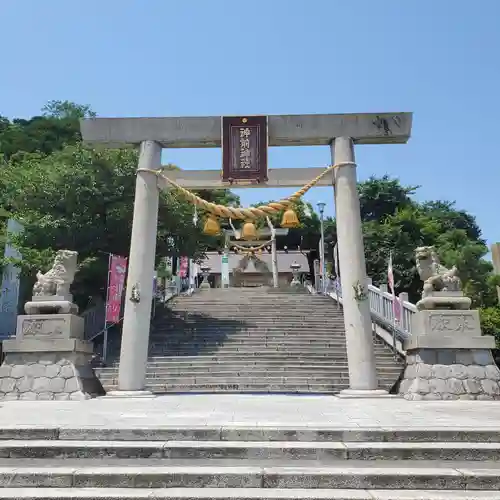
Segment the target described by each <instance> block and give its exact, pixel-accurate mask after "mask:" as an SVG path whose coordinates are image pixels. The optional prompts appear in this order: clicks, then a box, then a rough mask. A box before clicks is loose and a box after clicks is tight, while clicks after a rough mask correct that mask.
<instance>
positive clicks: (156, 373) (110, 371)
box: [96, 366, 403, 379]
mask: <svg viewBox="0 0 500 500" xmlns="http://www.w3.org/2000/svg"><path fill="white" fill-rule="evenodd" d="M117 368H118V367H114V366H113V367H107V368H99V369H97V370H96V373H97V374H98V375H99V377H100V378H101V379H102V378H103V377H107V376H116V374H117V373H118V370H117ZM402 369H403V367H390V368H388V369H379V370H377V371H378V373H380V374H386V375H392V376H397V375H399V374H400V373H401V371H402ZM208 373H210V376H213V377H230V376H238V377H241V376H243V377H250V376H253V377H255V378H259V377H283V376H286V377H292V378H293V377H299V376H306V375H307V376H308V377H311V378H312V377H330V378H343V377H346V376H348V370H347V369H343V370H339V369H336V368H335V367H332V369H331V370H324V369H322V370H316V369H314V368H312V369H303V370H289V369H287V368H283V369H282V370H276V369H269V370H256V369H252V368H248V369H241V368H233V369H227V368H226V367H225V366H216V367H210V369H208V370H207V369H206V368H196V367H195V368H189V369H179V368H171V367H168V366H164V367H161V368H149V367H148V368H147V370H146V375H147V377H148V378H162V377H171V376H176V375H177V376H179V375H182V376H185V377H188V378H189V377H196V376H199V375H200V374H203V375H206V374H208Z"/></svg>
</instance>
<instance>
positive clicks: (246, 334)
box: [151, 326, 345, 341]
mask: <svg viewBox="0 0 500 500" xmlns="http://www.w3.org/2000/svg"><path fill="white" fill-rule="evenodd" d="M221 334H224V335H227V336H228V337H230V338H233V337H234V338H240V339H242V340H244V339H249V338H250V339H251V338H257V339H259V338H262V339H276V340H288V339H290V340H294V339H297V340H299V339H304V340H306V341H308V340H338V341H340V340H344V341H345V334H344V332H343V331H342V330H327V329H323V330H321V331H319V330H318V331H313V330H309V329H303V330H301V329H297V330H290V329H284V328H283V329H280V328H274V329H260V328H253V329H249V328H242V329H238V330H236V331H235V330H234V329H231V328H229V329H227V330H226V329H223V328H214V327H212V328H210V327H208V328H205V327H200V326H196V327H194V328H187V327H176V328H171V329H159V328H155V329H154V330H153V331H152V333H151V338H162V339H164V338H166V337H174V336H181V335H193V336H202V335H206V336H220V335H221Z"/></svg>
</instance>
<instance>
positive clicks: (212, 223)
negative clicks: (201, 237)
mask: <svg viewBox="0 0 500 500" xmlns="http://www.w3.org/2000/svg"><path fill="white" fill-rule="evenodd" d="M203 233H204V234H206V235H207V236H217V235H219V234H220V225H219V221H218V220H217V218H216V217H215V215H212V214H210V215H209V216H208V217H207V218H206V219H205V226H204V227H203Z"/></svg>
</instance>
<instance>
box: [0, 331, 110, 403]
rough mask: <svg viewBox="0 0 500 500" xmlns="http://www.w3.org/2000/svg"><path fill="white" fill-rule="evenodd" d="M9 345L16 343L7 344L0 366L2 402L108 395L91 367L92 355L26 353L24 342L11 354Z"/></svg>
mask: <svg viewBox="0 0 500 500" xmlns="http://www.w3.org/2000/svg"><path fill="white" fill-rule="evenodd" d="M65 341H71V340H70V339H69V340H65ZM9 342H10V343H12V342H16V341H7V346H6V347H7V349H6V350H7V352H6V354H5V360H4V362H3V364H2V365H1V366H0V400H4V401H7V400H17V399H19V400H28V401H33V400H57V401H63V400H82V399H90V398H93V397H97V396H103V395H104V394H105V391H104V389H103V387H102V385H101V382H100V381H99V379H98V378H97V377H96V376H95V374H94V371H93V370H92V368H91V366H90V359H91V357H92V354H91V352H64V351H61V352H46V351H40V352H26V351H23V350H22V349H23V346H22V344H23V342H17V344H14V346H15V345H17V350H10V351H9ZM73 342H76V341H73ZM10 347H13V346H10ZM90 351H92V349H90Z"/></svg>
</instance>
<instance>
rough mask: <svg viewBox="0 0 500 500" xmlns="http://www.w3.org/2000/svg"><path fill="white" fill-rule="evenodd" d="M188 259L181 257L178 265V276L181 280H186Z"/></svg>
mask: <svg viewBox="0 0 500 500" xmlns="http://www.w3.org/2000/svg"><path fill="white" fill-rule="evenodd" d="M188 266H189V259H188V258H187V257H181V259H180V264H179V276H180V277H181V278H186V277H187V273H188Z"/></svg>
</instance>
